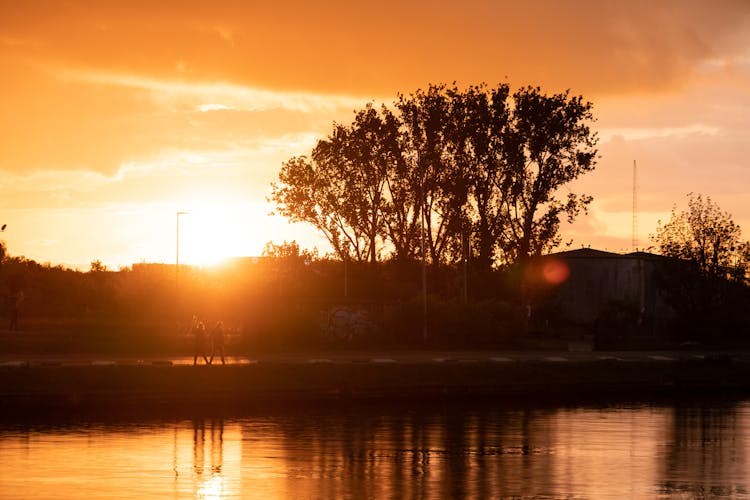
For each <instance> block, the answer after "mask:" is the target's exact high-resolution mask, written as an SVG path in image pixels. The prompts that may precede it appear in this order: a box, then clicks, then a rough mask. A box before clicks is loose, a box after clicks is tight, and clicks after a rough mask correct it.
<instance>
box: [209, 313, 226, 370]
mask: <svg viewBox="0 0 750 500" xmlns="http://www.w3.org/2000/svg"><path fill="white" fill-rule="evenodd" d="M217 351H219V352H221V364H222V365H223V364H226V363H225V362H224V324H223V323H222V322H221V321H217V322H216V326H214V329H213V330H211V361H210V362H209V364H213V362H214V356H215V355H216V352H217Z"/></svg>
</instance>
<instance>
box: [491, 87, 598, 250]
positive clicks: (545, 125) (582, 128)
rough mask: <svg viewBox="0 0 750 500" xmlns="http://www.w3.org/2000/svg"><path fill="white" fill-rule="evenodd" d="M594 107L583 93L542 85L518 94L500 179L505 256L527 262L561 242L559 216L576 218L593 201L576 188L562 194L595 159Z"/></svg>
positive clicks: (505, 141)
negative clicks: (552, 90)
mask: <svg viewBox="0 0 750 500" xmlns="http://www.w3.org/2000/svg"><path fill="white" fill-rule="evenodd" d="M591 107H592V104H591V103H590V102H585V101H583V98H582V97H580V96H578V97H575V96H570V94H569V93H568V92H565V93H562V94H554V95H551V96H548V95H545V94H542V93H541V90H540V89H539V87H527V88H525V89H521V90H519V91H517V92H516V93H515V94H513V107H512V109H511V111H510V118H509V121H510V123H509V127H508V130H507V131H506V133H505V136H504V144H503V146H504V150H505V154H504V158H503V160H504V162H505V164H504V168H505V169H506V171H505V172H504V173H503V175H502V178H501V179H500V182H501V183H502V184H501V186H502V187H501V191H502V193H503V196H502V199H501V201H500V203H501V206H502V208H501V216H500V219H501V222H500V226H501V227H502V234H501V236H500V238H499V240H498V242H499V246H500V251H501V253H502V256H501V260H502V261H504V262H510V263H512V262H524V261H525V260H527V259H528V258H529V257H532V256H538V255H541V254H542V253H543V252H546V251H549V250H551V249H553V248H554V247H556V246H558V245H559V244H560V243H561V238H560V234H559V228H560V217H561V216H563V215H566V216H567V218H568V221H569V222H572V220H573V219H574V218H575V217H576V216H577V215H578V214H579V212H580V211H581V210H584V209H585V208H586V206H587V205H588V204H589V203H590V202H591V200H592V198H591V197H590V196H586V195H581V196H578V195H576V194H574V193H572V192H568V194H567V196H566V197H565V198H564V199H560V198H559V190H560V188H561V187H563V186H564V185H566V184H568V183H569V182H571V181H573V180H575V179H577V178H578V177H579V176H581V175H582V174H584V173H586V172H588V171H590V170H592V169H593V168H594V166H595V165H596V155H597V151H596V149H595V145H596V142H597V140H598V138H597V136H596V134H595V133H592V131H591V129H590V128H589V126H588V123H589V122H590V121H592V120H593V116H592V113H591Z"/></svg>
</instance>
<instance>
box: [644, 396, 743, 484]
mask: <svg viewBox="0 0 750 500" xmlns="http://www.w3.org/2000/svg"><path fill="white" fill-rule="evenodd" d="M745 439H746V437H745V435H744V433H743V432H742V428H741V427H740V426H739V425H738V422H737V407H736V406H733V405H732V406H722V407H717V408H707V407H685V406H678V407H676V408H675V409H674V416H673V419H672V426H671V428H670V429H668V432H667V436H666V439H665V441H666V450H667V451H666V454H665V457H664V460H663V461H662V464H663V468H662V470H661V471H660V472H661V478H660V479H659V482H658V485H659V486H658V487H659V490H660V493H662V494H666V495H688V496H690V497H692V498H695V497H701V498H704V497H730V496H736V495H743V494H746V492H747V487H748V485H747V483H746V471H745V469H744V467H745V463H746V458H745Z"/></svg>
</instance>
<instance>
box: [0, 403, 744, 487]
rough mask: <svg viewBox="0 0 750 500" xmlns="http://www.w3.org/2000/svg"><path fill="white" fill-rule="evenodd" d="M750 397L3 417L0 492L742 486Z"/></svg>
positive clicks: (0, 430)
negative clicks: (170, 416) (154, 416)
mask: <svg viewBox="0 0 750 500" xmlns="http://www.w3.org/2000/svg"><path fill="white" fill-rule="evenodd" d="M749 436H750V401H740V402H729V403H717V402H710V403H705V404H677V405H673V404H670V405H661V404H658V405H657V404H630V405H616V406H605V407H587V406H580V407H559V408H507V407H506V408H502V407H497V406H494V407H493V406H490V405H469V404H465V403H464V404H460V405H459V404H454V403H444V404H435V405H424V404H416V403H415V404H414V405H413V406H398V407H388V408H381V407H377V406H375V405H369V406H359V407H346V408H339V407H335V408H331V407H328V408H310V407H307V408H298V409H294V410H290V411H281V410H275V411H268V412H265V413H257V414H253V415H246V416H243V417H232V418H201V419H192V420H184V419H178V420H146V421H139V422H134V421H127V420H126V421H117V420H112V419H107V420H106V421H100V422H93V421H86V420H82V421H68V422H66V423H56V424H49V423H41V424H29V423H24V424H19V423H8V422H6V423H4V424H0V497H1V498H45V499H47V498H139V499H141V498H206V499H223V498H264V499H265V498H271V499H272V498H352V499H360V498H507V497H512V498H519V497H520V498H594V499H600V498H618V499H619V498H696V497H703V498H721V497H726V498H744V497H748V496H750V495H749V494H748V477H749V476H750V463H749V462H748V457H747V453H746V450H747V449H748V444H750V443H749V442H748V437H749Z"/></svg>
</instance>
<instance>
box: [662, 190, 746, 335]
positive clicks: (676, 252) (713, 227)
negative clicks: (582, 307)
mask: <svg viewBox="0 0 750 500" xmlns="http://www.w3.org/2000/svg"><path fill="white" fill-rule="evenodd" d="M651 239H652V240H653V241H654V242H655V243H656V244H657V245H658V248H659V252H660V253H661V254H662V255H663V256H665V257H668V259H666V260H665V261H664V262H663V263H662V265H661V266H660V268H659V269H658V272H657V275H656V277H657V279H658V280H659V284H660V287H661V289H662V290H663V293H664V297H665V299H666V300H667V301H668V302H669V303H670V305H671V306H672V307H674V308H675V310H676V311H677V312H678V318H679V321H678V325H677V329H678V330H677V335H678V338H681V339H682V338H690V339H698V340H702V341H706V342H716V341H718V340H719V339H718V337H725V336H727V335H729V334H731V332H732V330H736V329H737V327H738V326H739V325H741V324H744V323H746V322H747V321H748V320H750V318H749V317H748V314H747V313H746V312H745V313H744V314H739V313H740V312H742V311H745V307H744V306H741V305H739V304H740V303H741V302H742V301H743V300H746V299H747V298H748V286H747V271H748V248H750V244H748V242H743V241H741V228H740V227H739V226H738V225H737V224H735V223H734V221H733V220H732V217H731V215H730V214H729V213H728V212H724V211H722V210H721V209H720V208H719V206H718V205H717V204H716V203H714V202H713V201H711V198H710V197H705V198H704V197H703V196H702V195H700V194H698V195H693V194H692V193H691V194H689V195H688V210H687V211H681V212H678V211H677V208H676V207H675V208H673V209H672V214H671V217H670V220H669V222H667V223H666V224H663V225H662V223H661V221H659V225H658V227H657V229H656V234H655V235H653V236H652V237H651ZM743 297H744V299H743Z"/></svg>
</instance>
